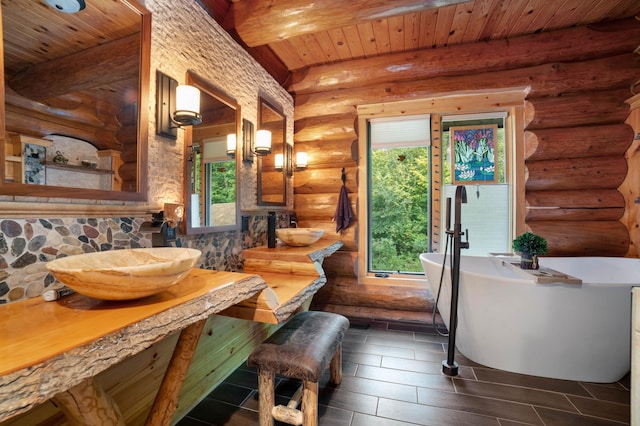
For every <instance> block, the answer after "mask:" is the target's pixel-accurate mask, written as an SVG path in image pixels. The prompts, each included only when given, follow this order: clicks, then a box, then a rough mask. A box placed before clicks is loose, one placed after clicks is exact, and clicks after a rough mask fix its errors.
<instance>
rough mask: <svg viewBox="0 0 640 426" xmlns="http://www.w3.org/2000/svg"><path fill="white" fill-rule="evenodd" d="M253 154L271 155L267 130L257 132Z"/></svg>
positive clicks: (269, 134) (269, 135) (269, 136)
mask: <svg viewBox="0 0 640 426" xmlns="http://www.w3.org/2000/svg"><path fill="white" fill-rule="evenodd" d="M253 152H254V153H255V154H256V155H258V156H263V155H268V154H271V132H270V131H268V130H258V131H257V132H256V141H255V144H254V146H253Z"/></svg>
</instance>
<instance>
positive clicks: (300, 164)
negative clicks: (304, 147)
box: [296, 152, 309, 170]
mask: <svg viewBox="0 0 640 426" xmlns="http://www.w3.org/2000/svg"><path fill="white" fill-rule="evenodd" d="M308 160H309V158H308V156H307V153H306V152H297V153H296V170H304V169H306V168H307V166H308Z"/></svg>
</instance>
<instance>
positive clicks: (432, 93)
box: [289, 19, 640, 319]
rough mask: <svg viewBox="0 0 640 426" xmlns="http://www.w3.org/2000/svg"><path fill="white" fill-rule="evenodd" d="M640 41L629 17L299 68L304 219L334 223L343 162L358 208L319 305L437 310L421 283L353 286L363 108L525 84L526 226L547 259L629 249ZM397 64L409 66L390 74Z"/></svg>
mask: <svg viewBox="0 0 640 426" xmlns="http://www.w3.org/2000/svg"><path fill="white" fill-rule="evenodd" d="M571 40H574V41H575V42H571ZM639 44H640V23H638V22H637V21H636V20H633V19H628V20H622V21H618V22H614V23H609V24H606V25H603V24H599V25H592V26H582V27H577V28H572V29H569V30H559V31H555V32H552V33H545V34H537V35H528V36H523V37H519V38H515V39H510V40H509V42H506V41H504V40H503V41H489V42H484V43H478V44H477V45H461V46H451V47H446V48H441V49H432V50H429V51H424V52H417V53H416V52H414V53H411V54H407V53H403V54H393V55H388V56H385V57H376V58H371V59H366V58H365V59H360V60H357V61H352V63H353V65H352V67H351V68H349V69H345V66H344V64H340V65H339V66H332V65H325V66H322V67H315V68H312V69H306V70H302V71H300V72H298V73H296V74H294V76H293V78H292V80H291V81H292V83H291V86H290V87H289V90H290V91H291V92H294V95H295V117H296V121H295V135H294V139H295V147H296V151H306V152H308V153H310V156H309V168H308V169H307V170H306V171H303V172H297V173H296V174H295V176H294V205H295V211H296V214H297V216H298V221H299V223H300V225H301V226H313V227H316V226H317V227H322V228H325V229H327V230H328V231H331V227H332V223H331V217H332V216H333V210H334V209H335V205H336V200H337V198H336V197H337V194H338V191H339V189H340V185H341V182H340V171H341V169H342V168H343V167H345V168H346V170H347V188H348V190H349V193H350V201H351V203H352V206H353V208H354V213H355V217H354V223H353V224H352V225H351V227H350V228H349V231H348V232H347V233H346V234H344V235H336V234H335V232H329V233H328V234H329V235H328V237H329V238H340V239H342V240H343V241H344V242H345V246H344V247H343V249H342V250H341V252H339V253H337V254H336V255H334V256H333V257H332V259H331V261H330V262H329V264H328V265H327V266H326V268H325V269H326V271H327V274H328V276H329V283H328V284H327V286H326V287H325V289H323V290H322V291H321V292H320V293H319V294H318V295H317V296H316V298H315V302H314V303H315V305H316V307H317V308H320V309H325V310H333V311H337V312H344V313H348V314H351V315H353V314H357V315H361V316H388V317H390V318H391V317H393V318H396V319H397V318H405V319H425V313H424V311H425V307H426V309H430V307H431V304H430V303H431V302H432V301H431V300H430V298H429V295H427V294H425V293H423V290H422V289H418V288H411V287H406V288H397V287H394V288H389V287H388V286H383V287H384V290H383V291H381V289H380V288H376V287H375V286H371V285H363V284H358V282H357V264H358V256H357V247H358V245H359V244H364V243H365V242H360V241H357V232H355V231H351V230H352V229H354V228H357V226H358V221H359V220H362V218H363V216H362V214H363V213H362V212H359V211H357V207H358V206H357V193H358V185H359V184H360V183H359V182H357V180H356V176H357V173H356V172H357V168H358V167H363V166H364V165H358V164H357V161H356V159H357V156H356V155H355V152H356V151H357V135H356V125H355V121H356V120H357V113H356V108H357V107H358V106H359V105H367V104H374V103H387V102H388V103H392V102H395V101H404V100H412V99H419V98H426V97H438V96H443V95H448V94H453V93H457V94H460V93H479V92H481V91H484V90H504V89H509V88H515V87H523V86H528V88H529V91H528V95H527V99H526V102H525V106H524V108H525V114H524V116H525V117H524V122H523V123H517V124H518V126H520V125H521V128H523V129H524V131H525V140H526V142H525V147H524V152H525V166H526V170H525V177H526V181H525V185H524V188H525V193H523V194H519V196H520V197H523V198H524V199H525V201H526V205H527V209H526V216H525V217H524V218H521V219H522V220H523V221H524V223H525V225H526V226H525V227H526V229H527V230H532V231H533V232H536V233H539V234H541V235H543V236H544V237H545V238H547V239H548V240H549V246H550V253H549V254H550V255H579V256H587V255H604V256H624V255H625V254H626V253H627V252H628V251H629V247H630V245H631V240H630V236H629V235H630V234H629V228H628V227H629V225H628V223H626V224H625V223H623V222H622V221H621V220H620V219H621V217H622V216H623V214H624V212H625V205H626V204H628V198H629V195H628V194H622V193H620V192H619V191H618V187H619V186H620V185H621V184H622V183H623V181H624V179H625V176H626V175H627V171H628V170H627V169H628V166H627V163H628V162H627V161H626V159H625V152H626V151H627V149H628V148H629V146H630V145H631V143H632V140H633V134H634V133H633V130H632V129H631V127H630V126H629V125H627V124H625V120H626V119H627V117H628V116H629V106H628V105H627V104H625V101H626V100H627V99H628V98H629V97H631V95H632V94H631V92H630V90H629V87H630V86H631V85H632V83H633V82H635V81H637V80H638V77H639V76H640V55H638V54H637V53H634V51H635V50H636V48H637V47H638V45H639ZM394 63H395V64H400V63H401V64H404V65H411V66H403V67H402V71H397V70H394V71H391V69H393V67H390V66H389V65H391V64H394ZM425 63H428V64H429V66H428V67H425V66H424V64H425ZM452 64H454V65H455V66H453V65H452ZM443 112H444V113H446V112H451V111H443ZM635 173H636V174H637V172H635ZM636 186H637V184H636Z"/></svg>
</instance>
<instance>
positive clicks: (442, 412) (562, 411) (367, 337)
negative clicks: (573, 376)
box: [178, 319, 631, 426]
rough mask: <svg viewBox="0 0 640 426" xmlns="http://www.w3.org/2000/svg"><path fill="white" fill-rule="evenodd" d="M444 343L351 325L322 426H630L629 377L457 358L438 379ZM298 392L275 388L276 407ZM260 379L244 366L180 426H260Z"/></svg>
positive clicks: (417, 330)
mask: <svg viewBox="0 0 640 426" xmlns="http://www.w3.org/2000/svg"><path fill="white" fill-rule="evenodd" d="M446 348H447V339H446V338H444V337H441V336H439V335H438V334H437V333H435V332H434V330H433V328H432V327H431V326H428V325H418V324H411V323H395V322H391V323H388V322H378V321H372V322H363V321H362V320H354V319H352V320H351V328H350V329H349V331H348V333H347V335H346V336H345V339H344V342H343V380H342V383H341V384H340V385H339V386H334V385H331V384H330V383H329V380H328V373H327V374H325V377H324V379H323V381H322V382H321V383H320V386H321V387H320V394H319V404H320V405H319V407H318V411H319V418H320V425H321V426H343V425H344V426H399V425H445V426H462V425H470V426H482V425H494V426H495V425H500V426H507V425H508V426H516V425H538V426H573V425H575V426H599V425H628V424H630V422H631V419H630V405H629V404H630V385H631V381H630V375H629V374H628V375H627V376H625V377H624V378H623V379H622V380H621V381H620V382H617V383H608V384H594V383H584V382H572V381H566V380H556V379H545V378H540V377H533V376H526V375H522V374H515V373H509V372H504V371H499V370H495V369H492V368H488V367H483V366H481V365H479V364H476V363H474V362H472V361H470V360H467V359H465V358H464V357H463V356H461V355H460V354H457V355H456V362H457V363H458V364H459V365H460V368H459V375H458V376H457V377H455V378H450V377H447V376H444V375H443V374H442V373H441V370H442V361H443V360H444V359H446ZM297 387H298V382H296V381H294V380H290V379H287V378H284V377H279V378H277V379H276V403H277V404H284V405H286V403H287V402H288V398H289V397H291V395H293V393H294V392H295V390H296V389H297ZM257 424H258V396H257V374H256V372H255V370H253V369H251V368H249V367H246V365H243V366H241V367H239V368H238V369H237V370H236V371H235V372H234V373H232V374H231V375H230V376H229V377H228V378H227V380H226V381H225V382H224V383H223V384H221V385H220V386H218V388H216V389H215V390H214V391H213V392H211V394H210V395H208V396H207V398H206V399H204V400H203V401H202V402H201V403H200V404H198V405H197V406H196V407H195V408H194V409H193V410H192V411H191V412H189V414H188V415H187V416H186V417H185V418H183V419H182V420H181V421H180V422H179V423H178V425H179V426H204V425H218V426H222V425H229V426H241V425H257ZM282 424H283V423H279V422H276V425H282Z"/></svg>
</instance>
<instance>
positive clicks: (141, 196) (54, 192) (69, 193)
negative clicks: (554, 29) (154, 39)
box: [0, 0, 151, 201]
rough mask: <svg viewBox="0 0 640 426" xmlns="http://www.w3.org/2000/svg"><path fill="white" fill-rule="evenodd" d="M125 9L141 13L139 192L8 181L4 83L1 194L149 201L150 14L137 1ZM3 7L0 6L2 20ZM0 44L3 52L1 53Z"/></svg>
mask: <svg viewBox="0 0 640 426" xmlns="http://www.w3.org/2000/svg"><path fill="white" fill-rule="evenodd" d="M122 4H123V6H126V7H129V8H131V9H132V10H133V11H134V12H136V13H138V14H139V15H140V18H141V22H140V27H141V28H140V30H141V31H140V37H141V40H140V78H139V87H138V141H137V147H136V149H137V158H138V161H137V166H136V176H137V178H136V184H137V187H136V191H135V192H132V191H110V190H104V189H85V188H72V187H63V186H52V185H28V184H24V183H16V182H6V181H5V147H4V144H5V133H6V125H5V104H4V100H5V90H4V83H3V84H2V87H0V96H2V103H1V104H2V105H1V106H0V115H1V117H0V195H13V196H27V197H46V198H82V199H88V200H121V201H146V200H147V189H148V187H147V185H148V181H147V165H148V154H147V149H148V138H149V83H150V72H151V12H150V11H149V10H147V9H146V8H145V7H144V6H142V5H140V4H139V3H138V2H135V1H130V0H123V2H122ZM1 17H2V8H1V7H0V19H1ZM2 50H3V49H2V46H1V45H0V52H1V51H2ZM0 65H2V66H1V67H0V68H1V69H0V75H1V76H2V81H3V82H4V78H5V76H4V55H3V54H2V55H0Z"/></svg>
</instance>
